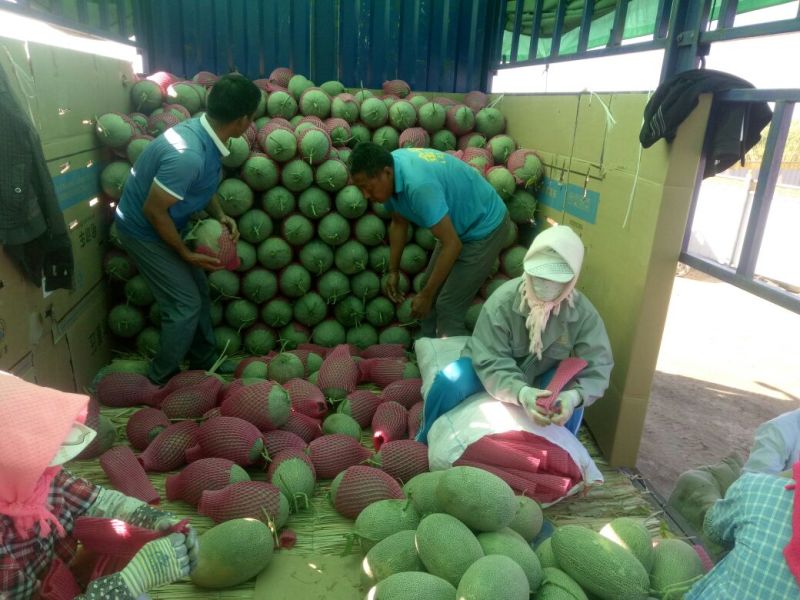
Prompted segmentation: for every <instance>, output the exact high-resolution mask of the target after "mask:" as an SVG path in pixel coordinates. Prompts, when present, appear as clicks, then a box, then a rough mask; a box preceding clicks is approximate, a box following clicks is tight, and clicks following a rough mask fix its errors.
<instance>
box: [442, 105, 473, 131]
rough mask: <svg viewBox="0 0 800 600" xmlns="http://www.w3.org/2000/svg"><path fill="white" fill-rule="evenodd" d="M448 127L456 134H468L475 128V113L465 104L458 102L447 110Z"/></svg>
mask: <svg viewBox="0 0 800 600" xmlns="http://www.w3.org/2000/svg"><path fill="white" fill-rule="evenodd" d="M447 127H448V129H449V130H450V131H452V132H453V133H454V134H455V135H466V134H467V133H469V132H470V131H472V130H473V129H474V128H475V113H474V112H472V109H471V108H470V107H468V106H465V105H463V104H456V105H455V106H452V107H450V108H449V109H448V111H447Z"/></svg>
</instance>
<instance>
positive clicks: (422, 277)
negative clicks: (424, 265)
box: [411, 271, 428, 294]
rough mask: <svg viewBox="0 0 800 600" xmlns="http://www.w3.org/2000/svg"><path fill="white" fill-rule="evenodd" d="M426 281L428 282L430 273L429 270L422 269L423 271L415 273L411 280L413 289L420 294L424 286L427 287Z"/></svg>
mask: <svg viewBox="0 0 800 600" xmlns="http://www.w3.org/2000/svg"><path fill="white" fill-rule="evenodd" d="M426 283H428V273H427V271H422V272H421V273H417V274H416V275H414V279H413V280H412V282H411V289H413V290H414V292H416V293H417V294H419V293H420V292H421V291H422V288H424V287H425V284H426Z"/></svg>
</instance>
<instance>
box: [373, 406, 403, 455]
mask: <svg viewBox="0 0 800 600" xmlns="http://www.w3.org/2000/svg"><path fill="white" fill-rule="evenodd" d="M407 430H408V411H407V410H406V409H405V407H404V406H401V405H400V404H398V403H397V402H382V403H381V404H380V406H378V409H377V410H376V411H375V416H374V417H372V443H373V445H374V446H375V450H380V449H381V446H382V445H383V444H385V443H386V442H391V441H392V440H401V439H404V438H405V437H406V432H407Z"/></svg>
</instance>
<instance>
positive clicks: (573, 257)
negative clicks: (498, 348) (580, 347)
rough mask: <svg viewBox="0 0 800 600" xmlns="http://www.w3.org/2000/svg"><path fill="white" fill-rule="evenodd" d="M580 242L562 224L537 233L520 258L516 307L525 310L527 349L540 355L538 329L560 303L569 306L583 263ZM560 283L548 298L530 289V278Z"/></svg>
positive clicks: (542, 326)
mask: <svg viewBox="0 0 800 600" xmlns="http://www.w3.org/2000/svg"><path fill="white" fill-rule="evenodd" d="M583 252H584V250H583V242H582V241H581V238H579V237H578V235H577V234H576V233H575V232H574V231H572V229H570V228H569V227H567V226H566V225H556V226H554V227H551V228H549V229H545V230H544V231H543V232H541V233H540V234H539V235H537V236H536V237H535V238H534V240H533V243H532V244H531V247H530V248H528V252H527V253H526V254H525V258H524V260H523V263H522V264H523V269H524V271H525V272H524V273H523V276H522V283H521V284H520V305H519V309H520V310H522V311H525V310H527V311H528V316H527V318H526V319H525V326H526V327H527V329H528V335H529V337H530V351H531V353H532V354H534V355H536V357H537V358H539V359H541V358H542V331H543V330H544V328H545V327H546V326H547V321H548V319H549V318H550V313H551V312H553V313H555V314H556V315H558V313H559V311H560V310H561V303H562V302H563V301H564V300H566V301H567V302H568V303H569V305H570V306H572V305H573V304H572V291H573V289H574V288H575V283H576V282H577V280H578V275H580V272H581V266H582V264H583ZM534 277H539V278H542V279H549V280H551V281H557V282H559V283H564V284H565V285H564V289H563V290H562V292H561V294H560V295H559V296H558V297H557V298H556V299H555V300H552V301H549V302H545V301H543V300H540V299H539V298H538V297H537V296H536V293H535V292H534V290H533V278H534Z"/></svg>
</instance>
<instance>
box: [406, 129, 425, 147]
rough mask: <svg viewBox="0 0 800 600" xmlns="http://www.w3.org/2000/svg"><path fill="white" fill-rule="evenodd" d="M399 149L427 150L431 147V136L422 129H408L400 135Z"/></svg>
mask: <svg viewBox="0 0 800 600" xmlns="http://www.w3.org/2000/svg"><path fill="white" fill-rule="evenodd" d="M399 145H400V147H401V148H427V147H428V146H430V145H431V136H430V134H429V133H428V132H427V131H425V130H424V129H423V128H422V127H409V128H408V129H404V130H403V132H402V133H401V134H400V140H399Z"/></svg>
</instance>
